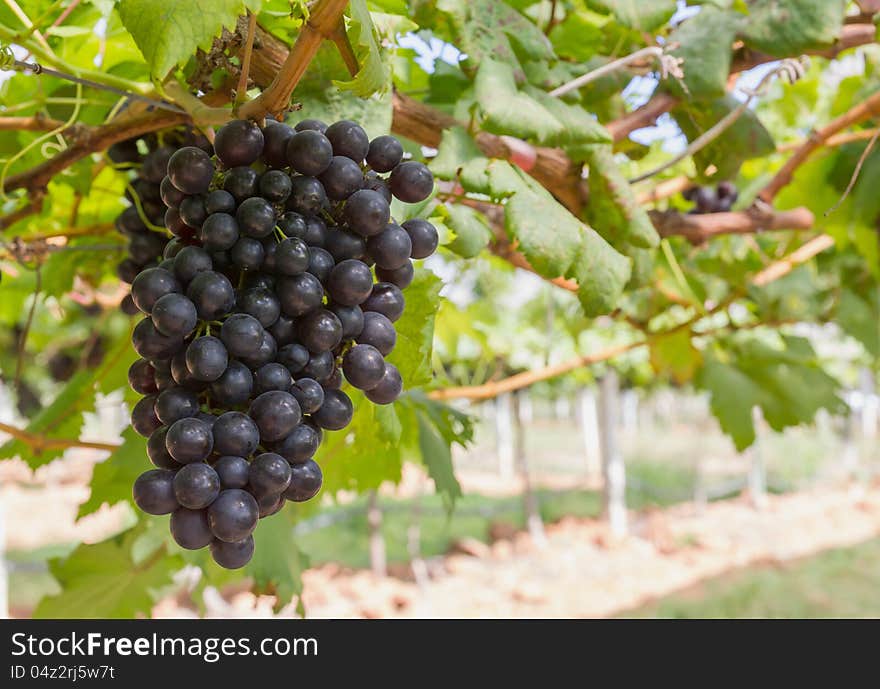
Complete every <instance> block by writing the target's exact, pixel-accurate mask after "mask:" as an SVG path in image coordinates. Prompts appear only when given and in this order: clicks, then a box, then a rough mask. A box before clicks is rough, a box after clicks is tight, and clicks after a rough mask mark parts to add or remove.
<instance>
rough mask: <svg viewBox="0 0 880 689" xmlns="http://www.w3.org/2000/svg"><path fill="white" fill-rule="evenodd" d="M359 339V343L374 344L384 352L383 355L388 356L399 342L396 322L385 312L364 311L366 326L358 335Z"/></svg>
mask: <svg viewBox="0 0 880 689" xmlns="http://www.w3.org/2000/svg"><path fill="white" fill-rule="evenodd" d="M357 341H358V344H368V345H373V346H374V347H375V348H376V349H378V350H379V351H380V352H382V356H388V355H389V354H391V350H393V349H394V345H395V344H397V332H396V331H395V330H394V323H392V322H391V321H390V320H388V317H387V316H385V315H384V314H381V313H377V312H376V311H367V312H365V313H364V327H363V328H362V329H361V332H360V335H358V336H357Z"/></svg>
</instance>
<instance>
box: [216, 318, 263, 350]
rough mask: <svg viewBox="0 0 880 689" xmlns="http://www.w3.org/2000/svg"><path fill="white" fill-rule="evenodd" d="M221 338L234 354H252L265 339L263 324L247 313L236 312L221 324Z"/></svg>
mask: <svg viewBox="0 0 880 689" xmlns="http://www.w3.org/2000/svg"><path fill="white" fill-rule="evenodd" d="M220 339H221V340H222V341H223V344H224V345H226V349H227V351H228V352H229V353H230V354H232V355H233V356H252V355H254V354H256V353H257V351H258V350H259V348H260V343H261V342H262V339H263V326H262V325H261V324H260V321H258V320H257V319H256V318H254V317H253V316H251V315H248V314H246V313H234V314H232V315H231V316H230V317H229V318H227V319H226V320H225V321H224V322H223V325H222V326H220Z"/></svg>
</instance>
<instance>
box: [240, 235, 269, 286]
mask: <svg viewBox="0 0 880 689" xmlns="http://www.w3.org/2000/svg"><path fill="white" fill-rule="evenodd" d="M266 243H271V244H275V240H274V239H273V240H269V242H266ZM265 250H266V246H265V244H264V245H263V251H265ZM242 288H243V289H268V290H274V289H275V276H274V275H271V274H269V273H263V272H258V273H248V274H247V275H245V276H244V284H243V285H242Z"/></svg>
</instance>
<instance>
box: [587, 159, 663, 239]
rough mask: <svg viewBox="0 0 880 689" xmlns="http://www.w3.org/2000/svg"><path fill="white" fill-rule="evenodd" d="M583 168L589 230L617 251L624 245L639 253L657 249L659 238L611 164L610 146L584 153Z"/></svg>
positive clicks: (646, 215)
mask: <svg viewBox="0 0 880 689" xmlns="http://www.w3.org/2000/svg"><path fill="white" fill-rule="evenodd" d="M587 164H588V165H589V167H590V176H589V179H588V184H589V189H590V203H589V204H588V205H587V209H586V210H587V217H588V219H589V221H590V223H591V224H592V225H593V227H595V228H596V229H597V230H598V231H599V232H600V233H601V234H602V236H603V237H605V239H607V240H608V241H609V242H610V243H611V245H612V246H614V247H616V248H618V249H623V248H624V244H631V245H633V246H636V247H639V248H642V249H652V248H655V247H657V246H658V245H659V244H660V236H659V235H658V234H657V230H656V229H654V224H653V223H652V222H651V219H650V218H649V217H648V214H647V213H646V212H645V209H644V208H642V206H641V205H640V204H639V203H638V201H637V200H636V197H635V194H634V193H633V190H632V187H631V186H630V184H629V182H628V181H627V180H626V177H624V175H623V172H621V170H620V167H619V166H618V165H617V163H616V162H615V161H614V153H613V152H612V150H611V146H593V147H591V148H590V149H588V158H587Z"/></svg>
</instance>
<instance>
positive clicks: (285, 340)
mask: <svg viewBox="0 0 880 689" xmlns="http://www.w3.org/2000/svg"><path fill="white" fill-rule="evenodd" d="M269 334H271V335H272V337H274V338H275V342H276V343H277V344H278V345H279V346H280V347H282V348H283V347H284V346H285V345H288V344H290V343H291V342H293V341H294V339H296V321H294V320H293V319H292V318H291V317H290V316H285V315H284V314H283V313H282V314H281V315H280V316H278V320H277V321H275V322H274V323H273V324H272V325H271V327H270V328H269Z"/></svg>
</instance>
